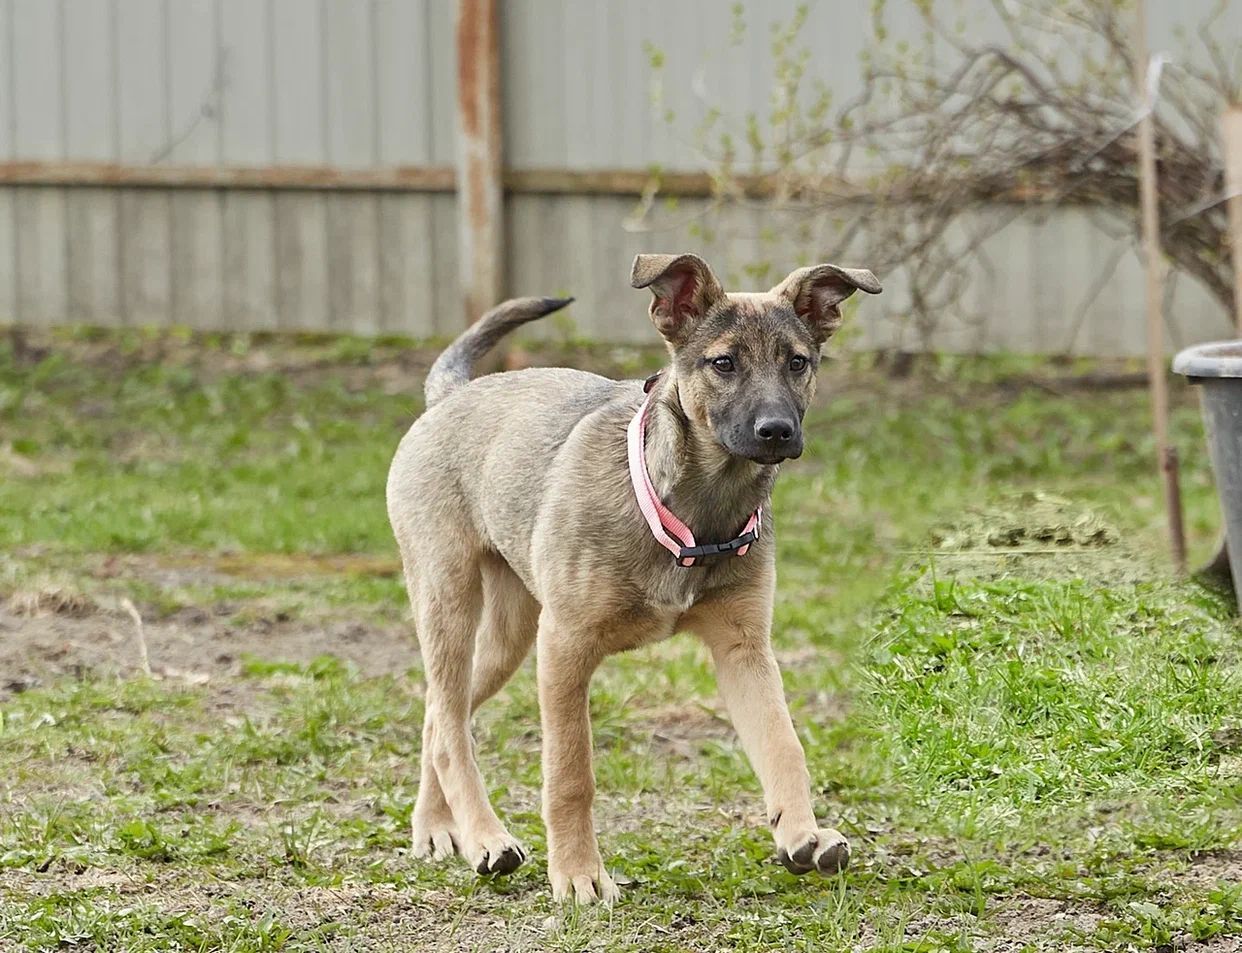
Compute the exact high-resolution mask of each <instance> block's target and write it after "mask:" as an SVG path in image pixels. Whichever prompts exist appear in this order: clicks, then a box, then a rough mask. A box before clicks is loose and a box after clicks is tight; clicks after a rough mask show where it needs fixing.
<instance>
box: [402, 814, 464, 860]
mask: <svg viewBox="0 0 1242 953" xmlns="http://www.w3.org/2000/svg"><path fill="white" fill-rule="evenodd" d="M413 835H414V836H413V840H412V842H411V851H410V852H411V853H412V854H413V855H414V856H415V857H417V858H418V859H419V860H444V859H445V858H446V857H452V856H453V855H454V854H456V853H457V852H458V844H459V843H460V840H459V838H458V836H457V827H456V826H455V825H454V824H453V823H452V822H451V821H449V822H441V823H432V824H422V823H418V822H415V823H414V827H413Z"/></svg>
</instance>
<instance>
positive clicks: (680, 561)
mask: <svg viewBox="0 0 1242 953" xmlns="http://www.w3.org/2000/svg"><path fill="white" fill-rule="evenodd" d="M655 381H656V378H655V377H651V378H648V380H647V383H646V385H645V386H644V387H643V390H645V391H646V392H647V397H646V399H644V400H643V405H642V407H640V408H639V409H638V413H636V414H635V415H634V418H633V419H632V420H631V421H630V426H629V429H628V431H627V444H628V448H629V463H630V483H632V484H633V486H634V497H635V498H636V499H637V500H638V508H639V509H640V510H642V511H643V518H644V519H645V520H646V521H647V526H648V527H650V529H651V535H652V536H654V537H655V538H656V542H658V543H659V544H660V545H661V546H663V547H664V548H665V549H667V550H668V551H669V552H670V553H672V554H673V556H675V557H676V559H677V565H678V566H683V567H686V568H689V567H690V566H693V565H694V564H695V560H696V559H699V558H701V557H703V556H717V555H723V554H725V553H735V554H737V555H738V556H745V555H746V552H747V550H749V549H750V544H751V543H753V542H754V541H755V540H757V539H758V538H759V531H760V529H761V528H762V524H763V507H760V508H759V509H757V510H755V512H753V513H751V514H750V519H748V520H747V521H746V525H745V526H744V527H743V528H742V533H741V535H740V536H735V537H734V538H733V539H731V540H729V541H728V542H727V543H706V544H704V545H701V546H700V545H698V544H696V543H695V541H694V534H693V533H692V532H690V527H689V526H687V525H686V524H685V523H683V522H682V521H681V520H679V519H678V518H677V517H676V516H675V515H674V514H673V512H672V511H671V510H670V509H669V508H668V507H667V506H665V505H664V503H663V502H662V501H661V500H660V497H659V496H658V495H657V494H656V491H655V487H654V486H652V485H651V477H650V475H648V473H647V451H646V446H645V444H646V441H645V437H646V433H647V415H648V414H649V413H650V412H651V404H652V402H653V401H654V400H655V391H654V385H655Z"/></svg>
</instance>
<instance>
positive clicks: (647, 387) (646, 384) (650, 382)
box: [643, 371, 663, 394]
mask: <svg viewBox="0 0 1242 953" xmlns="http://www.w3.org/2000/svg"><path fill="white" fill-rule="evenodd" d="M661 373H663V372H662V371H656V372H655V373H654V374H652V375H651V376H650V377H648V378H647V379H646V380H645V381H643V393H644V394H650V393H651V388H653V387H655V385H656V381H658V380H659V379H660V374H661Z"/></svg>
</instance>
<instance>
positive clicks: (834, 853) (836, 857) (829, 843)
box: [776, 827, 850, 877]
mask: <svg viewBox="0 0 1242 953" xmlns="http://www.w3.org/2000/svg"><path fill="white" fill-rule="evenodd" d="M776 859H777V860H779V861H780V862H781V863H782V864H783V865H784V866H785V869H786V870H788V871H789V872H790V873H791V874H806V873H810V872H811V871H812V870H817V871H819V872H820V873H821V874H823V875H824V876H826V877H827V876H831V875H832V874H837V873H840V872H841V871H843V870H844V869H845V868H846V867H847V866H849V862H850V845H849V842H848V841H847V840H846V839H845V837H844V835H842V834H841V832H840V831H834V830H833V829H832V828H831V827H821V828H820V829H819V830H815V831H804V832H801V833H797V834H794V835H793V837H792V838H790V840H789V841H788V845H787V846H784V847H781V848H779V849H778V850H777V853H776Z"/></svg>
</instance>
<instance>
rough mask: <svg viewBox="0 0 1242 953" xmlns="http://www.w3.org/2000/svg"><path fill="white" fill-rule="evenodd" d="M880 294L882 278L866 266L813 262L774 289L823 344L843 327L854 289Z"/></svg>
mask: <svg viewBox="0 0 1242 953" xmlns="http://www.w3.org/2000/svg"><path fill="white" fill-rule="evenodd" d="M859 290H861V291H865V292H867V294H873V295H878V294H879V293H880V291H881V290H883V289H881V288H880V282H879V281H877V280H876V277H875V275H873V274H872V273H871V272H869V271H868V270H867V269H866V268H842V267H841V266H840V265H811V266H810V267H809V268H799V269H798V270H797V271H795V272H793V273H792V274H791V275H790V276H789V277H788V278H786V279H785V280H784V281H782V282H781V283H780V284H779V285H777V286H776V287H775V288H773V289H772V292H771V293H772V294H776V295H780V296H781V297H783V298H785V299H786V300H787V301H788V302H789V303H790V304H792V305H793V309H794V311H796V312H797V313H798V317H800V318H801V319H802V320H803V321H805V322H806V324H807V327H809V328H810V329H811V334H812V335H814V337H815V342H816V343H817V344H823V343H824V342H825V341H827V340H828V339H829V338H830V337H832V336H833V335H834V334H835V333H836V331H837V328H839V327H841V308H840V307H839V305H840V304H841V302H842V301H844V300H845V299H846V298H848V297H849V296H850V295H852V294H853V293H854V292H855V291H859Z"/></svg>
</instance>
